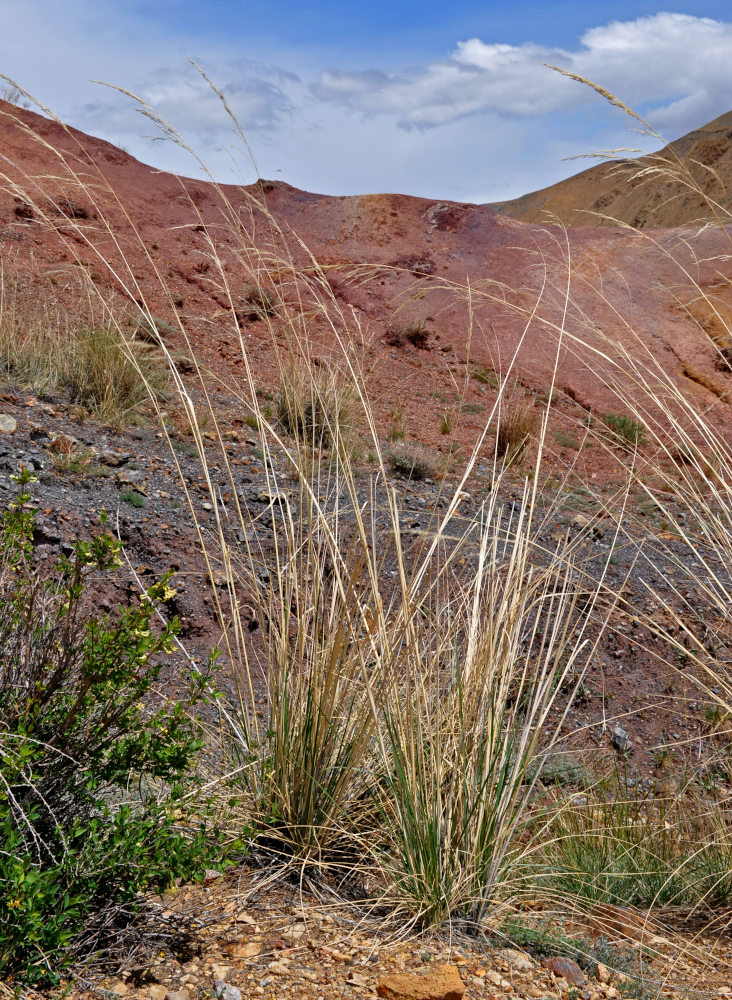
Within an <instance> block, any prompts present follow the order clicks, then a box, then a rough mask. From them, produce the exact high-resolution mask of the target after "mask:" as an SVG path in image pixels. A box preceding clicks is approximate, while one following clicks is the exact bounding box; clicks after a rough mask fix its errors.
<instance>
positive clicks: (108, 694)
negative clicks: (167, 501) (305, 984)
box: [0, 470, 220, 983]
mask: <svg viewBox="0 0 732 1000" xmlns="http://www.w3.org/2000/svg"><path fill="white" fill-rule="evenodd" d="M17 480H18V484H19V493H18V496H17V499H16V500H15V501H14V502H13V503H11V504H10V505H9V506H8V508H7V509H6V510H5V512H4V514H3V515H2V518H1V519H0V977H4V976H8V975H11V976H12V975H14V976H16V977H17V978H18V979H20V980H23V981H26V982H36V983H43V982H52V981H53V980H54V979H55V978H56V977H57V974H58V970H59V969H60V968H62V967H63V966H64V965H65V964H68V963H69V962H70V961H71V960H72V959H73V957H74V956H75V955H76V954H78V953H79V951H80V950H83V939H82V931H84V932H85V934H88V933H89V929H90V927H92V926H93V924H94V918H95V917H96V918H97V919H100V918H101V917H102V915H103V917H104V919H105V920H107V921H109V919H110V918H111V917H113V916H114V912H113V911H114V910H115V908H117V907H120V906H122V905H126V906H127V908H128V909H129V908H130V907H129V904H132V907H131V908H132V909H133V910H134V904H135V900H136V898H137V897H138V896H139V893H141V892H142V891H144V890H147V889H152V888H158V889H160V888H164V887H165V886H167V885H169V884H170V883H171V882H172V881H173V880H174V879H175V878H177V877H180V876H182V877H191V876H194V875H195V874H196V873H199V872H201V871H202V870H203V869H204V868H205V865H206V864H207V863H210V861H211V860H212V859H213V856H214V855H215V853H216V852H217V851H218V849H219V848H218V846H217V845H218V843H219V841H220V836H219V832H218V830H217V829H216V828H215V826H214V825H213V824H212V823H211V822H210V821H209V817H208V816H207V807H206V804H205V802H202V801H201V800H200V796H198V795H196V796H195V797H191V796H190V795H189V793H191V792H194V791H195V790H196V784H197V776H196V766H197V757H198V754H199V751H200V749H201V747H202V741H201V738H200V733H199V726H198V724H197V722H196V720H195V717H194V714H193V710H194V709H195V708H196V706H197V705H198V704H199V703H200V702H201V701H202V700H203V699H204V698H205V697H206V694H205V691H206V687H207V685H206V675H205V674H196V675H195V676H192V677H191V678H190V689H189V691H188V695H187V697H186V698H185V699H184V700H182V701H180V700H178V701H176V702H175V704H171V703H170V702H169V701H168V700H167V699H164V698H161V699H159V701H158V702H157V704H156V703H155V702H154V700H153V692H152V690H151V688H152V686H153V684H154V683H155V681H156V680H157V679H158V677H159V675H160V671H161V667H162V663H163V660H164V657H165V656H166V655H167V654H170V653H171V652H172V648H173V638H174V636H175V633H176V631H177V628H178V623H177V621H176V620H175V619H173V620H172V621H171V622H169V623H168V624H165V625H162V626H160V627H157V625H156V609H157V607H158V606H160V605H161V604H162V603H164V602H165V601H166V600H167V599H169V598H170V597H171V596H172V595H173V593H174V591H172V590H171V589H170V587H169V586H168V580H167V579H166V578H163V579H162V580H161V581H160V582H157V583H155V584H153V586H151V587H149V588H148V589H147V591H146V592H145V593H143V594H141V595H140V598H139V600H137V601H135V602H134V603H130V604H129V605H127V606H125V607H121V608H120V609H119V610H118V611H117V612H116V613H114V614H101V613H97V612H95V611H93V610H90V604H91V601H90V600H89V594H88V587H89V583H90V582H91V580H92V578H94V577H98V576H99V574H100V573H107V572H111V571H114V570H115V569H116V568H118V567H119V566H120V565H121V560H120V548H121V543H120V542H119V541H118V540H117V539H116V538H114V537H113V536H112V535H111V534H109V533H108V532H106V531H102V532H101V533H100V534H98V535H97V536H96V537H94V538H92V539H91V540H88V541H77V542H76V544H75V545H74V546H73V549H72V552H71V554H70V555H68V556H64V557H62V558H61V559H60V560H59V561H58V562H56V564H55V565H54V566H52V567H51V568H50V569H47V570H45V571H44V570H42V569H41V568H39V566H38V565H37V561H36V560H34V545H33V530H34V517H35V512H34V510H33V509H32V507H31V505H30V501H31V497H30V494H29V492H28V487H29V485H30V483H31V482H32V477H31V476H30V475H29V473H27V472H26V471H23V470H21V473H20V475H19V476H18V477H17ZM214 659H215V657H212V658H211V664H213V660H214Z"/></svg>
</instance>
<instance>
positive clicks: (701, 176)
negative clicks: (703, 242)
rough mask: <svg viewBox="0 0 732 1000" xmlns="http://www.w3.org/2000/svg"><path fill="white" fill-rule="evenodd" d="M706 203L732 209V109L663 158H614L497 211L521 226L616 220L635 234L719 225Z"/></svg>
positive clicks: (499, 206)
mask: <svg viewBox="0 0 732 1000" xmlns="http://www.w3.org/2000/svg"><path fill="white" fill-rule="evenodd" d="M679 161H681V162H679ZM686 171H688V173H686ZM685 181H686V182H685ZM694 185H697V186H698V190H694V187H693V186H694ZM707 199H710V200H711V201H714V202H716V203H717V204H718V205H719V206H720V208H721V209H722V210H723V211H722V213H721V215H722V216H724V210H727V211H732V111H727V112H726V113H725V114H723V115H720V116H719V118H715V119H714V121H711V122H709V123H708V124H707V125H703V126H702V127H701V128H698V129H694V131H693V132H689V133H688V135H684V136H682V137H681V138H680V139H676V140H675V141H674V142H672V143H669V145H668V146H665V147H664V148H663V149H661V150H660V151H659V152H657V153H650V154H647V155H645V156H641V157H639V158H638V159H627V160H609V161H607V162H604V163H600V164H598V165H597V166H594V167H590V168H589V169H588V170H583V171H582V172H581V173H579V174H575V176H574V177H569V178H567V180H564V181H560V182H559V183H558V184H552V185H551V187H546V188H542V189H541V190H540V191H534V192H532V193H531V194H525V195H522V196H521V197H520V198H514V199H513V200H512V201H506V202H500V203H498V202H497V203H495V204H494V205H493V206H492V207H493V208H495V209H497V210H498V211H499V212H501V213H502V214H503V215H508V216H510V217H511V218H513V219H519V220H520V221H521V222H550V221H553V220H554V221H558V222H561V223H563V224H564V225H566V226H610V225H613V221H612V220H617V221H618V222H622V223H625V224H626V225H629V226H633V227H634V228H636V229H642V228H644V227H658V228H669V227H675V226H688V225H692V224H694V223H696V222H704V221H714V220H715V213H714V209H713V207H712V206H711V205H710V203H709V200H707ZM724 221H728V220H726V219H725V220H724Z"/></svg>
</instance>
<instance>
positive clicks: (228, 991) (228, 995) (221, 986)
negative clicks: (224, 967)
mask: <svg viewBox="0 0 732 1000" xmlns="http://www.w3.org/2000/svg"><path fill="white" fill-rule="evenodd" d="M214 996H216V997H218V1000H241V990H238V989H237V988H236V986H231V985H229V983H225V982H224V980H223V979H217V980H216V981H215V983H214Z"/></svg>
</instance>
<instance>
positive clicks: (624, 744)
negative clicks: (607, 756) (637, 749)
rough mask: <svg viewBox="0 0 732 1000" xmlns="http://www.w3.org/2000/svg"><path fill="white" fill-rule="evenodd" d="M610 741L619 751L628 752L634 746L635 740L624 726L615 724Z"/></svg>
mask: <svg viewBox="0 0 732 1000" xmlns="http://www.w3.org/2000/svg"><path fill="white" fill-rule="evenodd" d="M610 743H611V745H612V747H613V749H614V750H616V751H617V752H618V753H627V752H628V751H629V750H630V748H631V747H632V746H633V741H632V740H631V738H630V737H629V736H628V734H627V733H626V731H625V730H624V729H623V728H622V726H615V728H614V729H613V731H612V733H611V734H610Z"/></svg>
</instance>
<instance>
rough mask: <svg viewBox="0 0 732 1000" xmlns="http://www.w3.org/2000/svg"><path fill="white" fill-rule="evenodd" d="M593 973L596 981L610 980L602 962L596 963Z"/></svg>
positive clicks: (607, 981)
mask: <svg viewBox="0 0 732 1000" xmlns="http://www.w3.org/2000/svg"><path fill="white" fill-rule="evenodd" d="M595 975H596V976H597V981H598V983H609V982H610V973H609V972H608V969H607V966H606V965H603V964H602V962H598V963H597V969H596V970H595Z"/></svg>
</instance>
